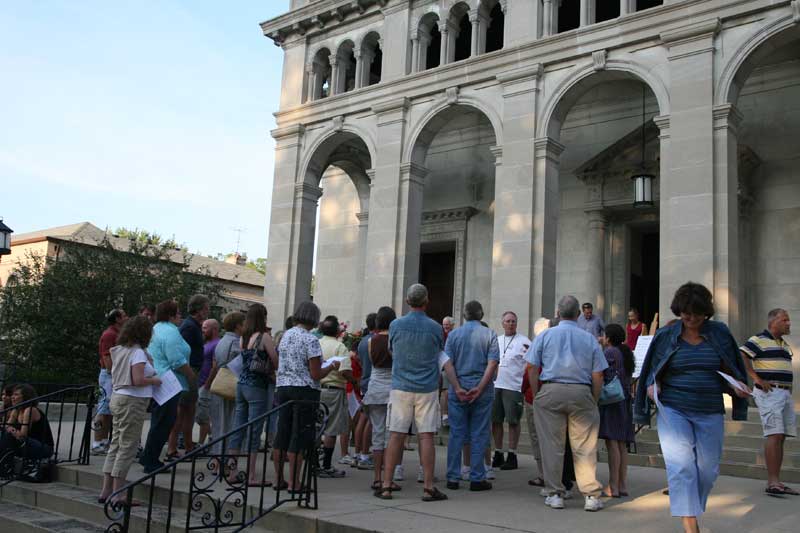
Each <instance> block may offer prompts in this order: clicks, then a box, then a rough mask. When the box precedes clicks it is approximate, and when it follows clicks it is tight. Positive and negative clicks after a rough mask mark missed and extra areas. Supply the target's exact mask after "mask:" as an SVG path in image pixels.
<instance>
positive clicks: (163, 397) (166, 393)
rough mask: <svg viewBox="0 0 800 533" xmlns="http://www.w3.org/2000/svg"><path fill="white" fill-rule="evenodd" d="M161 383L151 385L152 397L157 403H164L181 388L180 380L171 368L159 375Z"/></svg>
mask: <svg viewBox="0 0 800 533" xmlns="http://www.w3.org/2000/svg"><path fill="white" fill-rule="evenodd" d="M158 377H159V379H160V380H161V385H158V386H156V387H153V399H154V400H155V401H156V403H157V404H158V405H164V404H165V403H167V402H168V401H169V400H171V399H172V398H173V397H174V396H175V395H176V394H178V393H179V392H181V391H182V390H183V387H181V383H180V381H178V378H177V376H176V375H175V373H174V372H173V371H172V370H167V371H166V372H164V373H163V374H161V375H160V376H158Z"/></svg>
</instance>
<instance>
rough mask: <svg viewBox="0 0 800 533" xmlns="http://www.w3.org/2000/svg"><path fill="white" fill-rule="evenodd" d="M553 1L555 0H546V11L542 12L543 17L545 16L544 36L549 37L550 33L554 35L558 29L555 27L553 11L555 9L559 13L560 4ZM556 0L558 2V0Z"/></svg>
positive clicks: (543, 24)
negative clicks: (554, 3)
mask: <svg viewBox="0 0 800 533" xmlns="http://www.w3.org/2000/svg"><path fill="white" fill-rule="evenodd" d="M553 1H554V0H544V9H543V12H544V13H543V14H542V17H543V18H544V20H543V23H542V37H549V36H550V35H553V32H554V31H557V30H554V29H553V21H554V20H555V19H554V18H553V17H554V15H553V12H554V11H555V12H556V13H558V5H553ZM555 1H556V2H558V0H555Z"/></svg>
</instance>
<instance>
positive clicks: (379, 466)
mask: <svg viewBox="0 0 800 533" xmlns="http://www.w3.org/2000/svg"><path fill="white" fill-rule="evenodd" d="M372 462H374V463H375V482H380V481H381V473H382V472H383V450H372Z"/></svg>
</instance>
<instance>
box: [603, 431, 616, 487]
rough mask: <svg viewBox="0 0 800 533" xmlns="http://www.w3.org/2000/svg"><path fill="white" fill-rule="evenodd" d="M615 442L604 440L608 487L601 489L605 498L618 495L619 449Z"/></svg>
mask: <svg viewBox="0 0 800 533" xmlns="http://www.w3.org/2000/svg"><path fill="white" fill-rule="evenodd" d="M617 444H618V443H617V441H615V440H609V439H606V450H607V451H608V478H609V479H608V486H606V488H605V489H603V493H604V494H605V495H606V496H618V495H619V465H620V457H619V447H618V446H617Z"/></svg>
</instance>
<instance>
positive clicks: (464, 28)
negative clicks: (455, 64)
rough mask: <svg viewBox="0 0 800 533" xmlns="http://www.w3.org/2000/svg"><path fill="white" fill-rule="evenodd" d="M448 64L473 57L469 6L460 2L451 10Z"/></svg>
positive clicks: (448, 27)
mask: <svg viewBox="0 0 800 533" xmlns="http://www.w3.org/2000/svg"><path fill="white" fill-rule="evenodd" d="M447 30H448V36H447V44H446V46H447V62H451V61H461V60H462V59H467V58H468V57H470V56H471V55H472V23H471V22H470V20H469V5H467V4H466V3H465V2H459V3H457V4H456V5H454V6H453V7H452V8H451V9H450V17H449V20H448V24H447Z"/></svg>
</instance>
